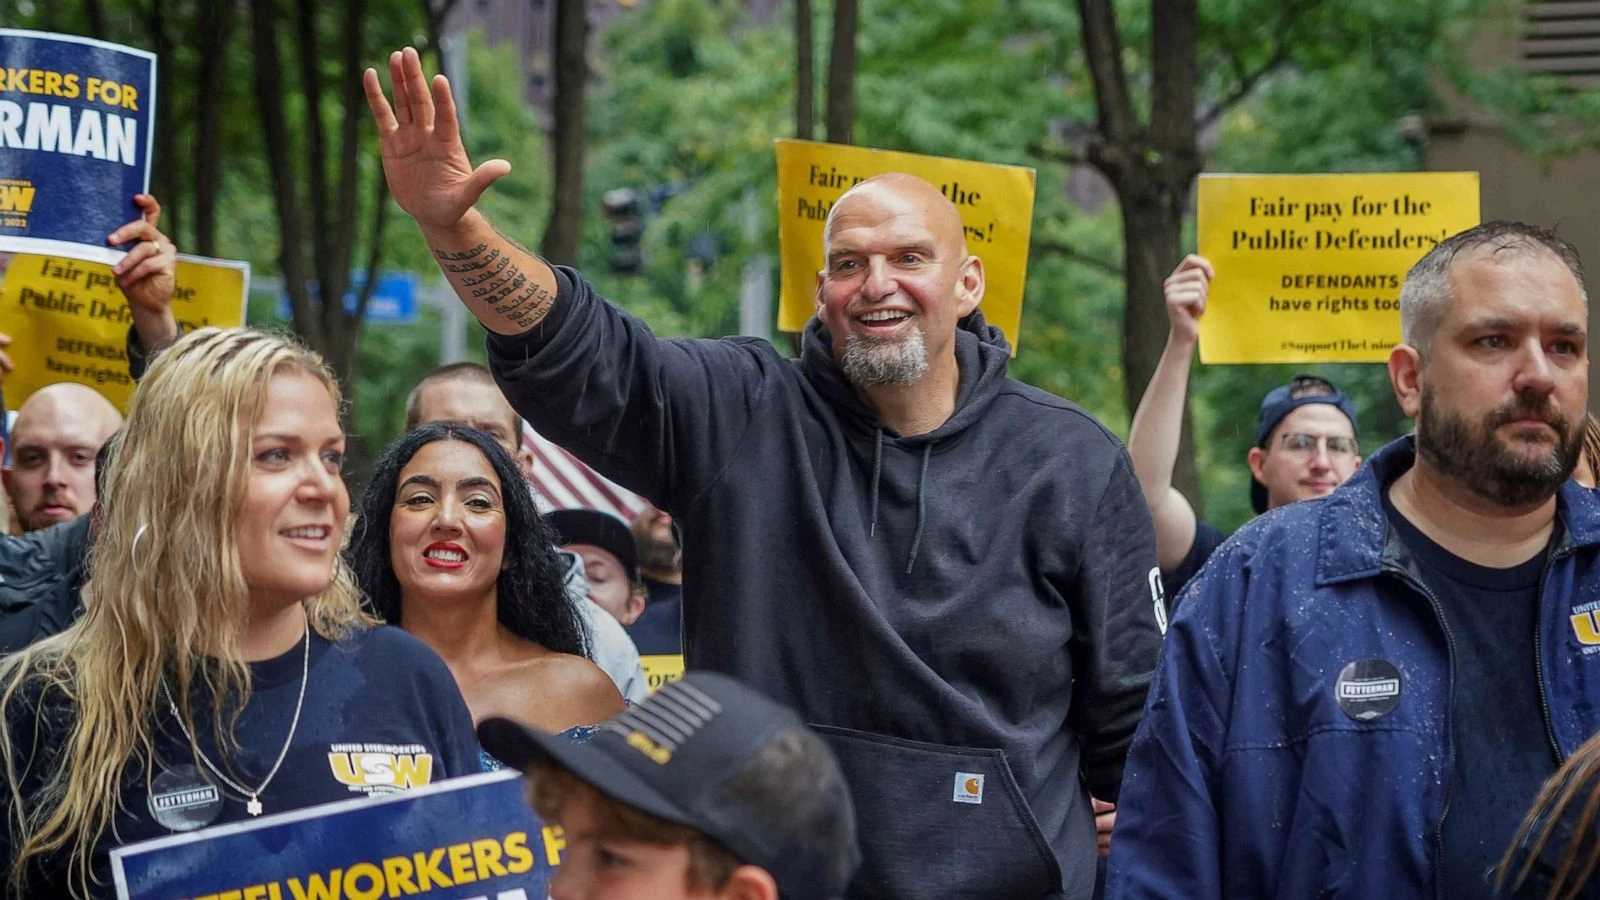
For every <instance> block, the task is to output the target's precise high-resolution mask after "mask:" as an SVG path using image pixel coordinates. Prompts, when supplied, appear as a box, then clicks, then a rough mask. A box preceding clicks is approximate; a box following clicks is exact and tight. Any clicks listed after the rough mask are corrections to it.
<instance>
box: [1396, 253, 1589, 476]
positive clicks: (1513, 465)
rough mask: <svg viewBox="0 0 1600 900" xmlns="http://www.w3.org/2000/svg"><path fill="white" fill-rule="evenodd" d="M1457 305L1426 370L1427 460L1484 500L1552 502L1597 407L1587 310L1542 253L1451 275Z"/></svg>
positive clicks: (1477, 256)
mask: <svg viewBox="0 0 1600 900" xmlns="http://www.w3.org/2000/svg"><path fill="white" fill-rule="evenodd" d="M1450 287H1451V297H1452V300H1451V303H1450V306H1449V308H1448V310H1447V311H1446V312H1445V314H1444V317H1443V318H1442V319H1441V320H1440V321H1439V325H1438V328H1437V331H1436V333H1435V335H1434V338H1433V342H1432V347H1431V348H1430V350H1429V351H1428V354H1427V357H1426V358H1425V359H1424V360H1423V363H1422V366H1421V373H1420V377H1419V385H1418V389H1417V390H1416V391H1415V392H1414V393H1413V394H1412V395H1411V396H1403V397H1402V405H1403V406H1404V407H1405V411H1406V412H1407V414H1409V415H1413V416H1416V417H1417V418H1418V422H1417V453H1418V454H1419V455H1420V456H1421V457H1423V458H1424V459H1426V460H1427V461H1428V463H1429V464H1430V465H1432V466H1433V467H1434V468H1435V469H1437V470H1438V471H1439V472H1440V473H1442V474H1444V475H1445V476H1447V477H1449V478H1451V479H1453V480H1455V481H1457V482H1459V483H1460V484H1461V485H1462V486H1463V487H1465V488H1467V489H1468V490H1471V491H1472V492H1474V493H1476V494H1478V495H1479V496H1481V497H1484V498H1485V499H1488V500H1490V501H1492V502H1494V503H1497V504H1499V505H1502V506H1506V507H1521V506H1526V505H1529V504H1536V503H1539V502H1542V501H1544V500H1547V499H1549V498H1550V497H1551V496H1552V495H1553V494H1554V493H1555V491H1556V489H1557V487H1559V486H1560V484H1561V482H1563V481H1565V480H1566V478H1567V476H1568V475H1569V474H1570V473H1571V471H1572V469H1573V466H1575V465H1576V463H1577V456H1578V451H1579V448H1580V447H1581V444H1582V438H1583V422H1584V413H1585V410H1586V408H1587V405H1588V397H1589V356H1588V343H1587V326H1588V310H1587V307H1586V306H1585V304H1584V301H1583V295H1582V292H1581V288H1580V287H1579V285H1578V282H1577V279H1576V278H1575V277H1574V276H1573V274H1572V272H1571V270H1569V269H1568V268H1567V266H1566V264H1565V263H1563V262H1562V261H1561V260H1560V259H1559V258H1557V257H1556V256H1555V255H1554V254H1553V253H1550V252H1548V251H1543V250H1523V251H1519V252H1502V253H1498V254H1495V253H1489V252H1483V251H1479V252H1475V253H1472V254H1471V255H1463V257H1461V258H1458V259H1457V261H1456V262H1455V263H1454V264H1453V265H1452V266H1451V268H1450Z"/></svg>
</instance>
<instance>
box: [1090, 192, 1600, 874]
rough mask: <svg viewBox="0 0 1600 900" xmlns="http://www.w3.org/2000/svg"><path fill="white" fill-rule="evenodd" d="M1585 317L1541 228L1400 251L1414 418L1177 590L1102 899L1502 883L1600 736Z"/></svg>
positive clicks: (1599, 595) (1559, 243)
mask: <svg viewBox="0 0 1600 900" xmlns="http://www.w3.org/2000/svg"><path fill="white" fill-rule="evenodd" d="M1588 320H1589V314H1588V306H1587V299H1586V297H1585V296H1584V289H1583V270H1582V268H1581V266H1580V265H1579V262H1578V255H1577V252H1576V251H1575V250H1574V249H1573V248H1572V246H1571V245H1570V244H1568V243H1567V242H1566V241H1564V240H1562V239H1561V238H1559V237H1557V236H1555V235H1554V234H1552V233H1550V232H1549V231H1546V230H1544V229H1541V228H1536V227H1533V226H1529V225H1524V224H1521V223H1516V222H1488V223H1485V224H1483V225H1479V226H1477V227H1475V228H1472V229H1470V230H1468V231H1465V232H1462V233H1461V234H1458V235H1455V236H1452V237H1450V238H1449V239H1447V240H1445V241H1443V242H1442V243H1440V244H1439V245H1438V246H1437V247H1435V248H1434V249H1433V250H1431V251H1429V252H1428V253H1427V255H1425V256H1424V257H1423V258H1422V259H1421V260H1420V261H1419V262H1418V263H1417V264H1416V265H1415V266H1414V267H1413V268H1412V269H1411V271H1410V273H1409V274H1407V276H1406V280H1405V284H1404V285H1403V287H1402V288H1401V292H1400V327H1401V333H1402V341H1403V342H1402V343H1401V344H1400V345H1398V346H1396V347H1395V349H1394V350H1393V352H1392V353H1391V355H1390V357H1389V378H1390V381H1391V383H1392V384H1393V387H1394V391H1395V396H1396V397H1397V398H1398V400H1399V401H1400V406H1401V408H1402V409H1403V410H1404V411H1405V413H1406V415H1407V416H1410V417H1413V418H1415V419H1416V420H1417V428H1416V435H1415V436H1414V437H1405V438H1401V439H1400V440H1398V441H1395V442H1394V443H1391V444H1390V445H1388V446H1387V447H1384V448H1383V449H1381V450H1379V451H1378V452H1377V453H1376V454H1374V455H1373V456H1372V457H1371V458H1370V459H1369V460H1368V461H1367V464H1366V465H1364V466H1362V467H1361V469H1360V470H1359V471H1358V472H1357V473H1356V474H1355V476H1354V477H1353V478H1351V479H1350V480H1349V481H1347V482H1345V483H1344V485H1342V486H1341V487H1339V488H1338V489H1337V490H1335V491H1334V492H1333V493H1332V494H1330V495H1328V496H1327V497H1324V498H1321V499H1318V500H1308V501H1304V502H1301V503H1295V504H1291V505H1289V506H1286V507H1282V508H1280V509H1277V510H1274V511H1272V512H1269V513H1267V514H1266V515H1265V516H1262V517H1261V518H1259V519H1256V520H1255V521H1253V522H1251V523H1250V524H1248V525H1246V526H1245V527H1244V528H1242V529H1241V530H1239V531H1238V532H1237V533H1235V534H1234V536H1233V537H1232V538H1230V539H1229V540H1228V542H1227V543H1226V544H1224V545H1223V546H1222V549H1221V550H1219V551H1218V552H1217V554H1216V555H1215V556H1213V557H1212V558H1211V561H1210V562H1208V563H1207V564H1206V567H1205V568H1204V569H1203V570H1202V571H1201V573H1200V575H1199V577H1198V578H1197V579H1196V580H1195V581H1193V582H1191V583H1190V586H1189V587H1188V588H1186V589H1185V590H1184V592H1183V600H1182V602H1181V603H1180V604H1179V605H1178V612H1177V615H1176V616H1175V617H1174V620H1173V625H1172V631H1171V633H1170V634H1169V635H1168V636H1167V645H1166V647H1165V649H1164V650H1163V654H1162V659H1161V665H1160V667H1159V668H1158V669H1157V671H1156V678H1155V681H1154V684H1153V686H1152V688H1151V691H1150V701H1149V707H1148V709H1147V711H1146V713H1145V719H1144V722H1143V723H1142V724H1141V725H1140V726H1139V734H1138V737H1136V738H1135V739H1134V744H1133V749H1132V751H1131V752H1130V754H1129V757H1128V772H1127V778H1126V779H1125V781H1124V784H1123V792H1122V805H1121V809H1120V810H1119V813H1118V815H1119V821H1118V823H1117V830H1116V834H1115V837H1114V838H1113V840H1112V849H1111V876H1110V885H1109V888H1108V890H1107V895H1108V896H1109V897H1111V898H1114V900H1121V898H1135V897H1136V898H1147V897H1148V898H1156V897H1160V898H1166V897H1186V898H1195V900H1200V898H1207V897H1350V898H1367V897H1385V898H1389V897H1393V898H1406V897H1489V896H1500V894H1499V892H1498V891H1496V889H1495V879H1496V874H1495V869H1496V866H1497V865H1498V864H1499V862H1500V860H1501V858H1502V856H1503V854H1505V852H1506V850H1507V848H1508V845H1509V844H1510V843H1511V841H1512V838H1513V835H1514V834H1515V832H1516V829H1517V825H1518V823H1519V822H1521V821H1522V819H1523V816H1524V814H1525V812H1526V811H1527V810H1528V808H1529V806H1530V805H1531V804H1532V803H1533V800H1534V797H1535V796H1536V795H1537V794H1538V793H1539V789H1540V785H1541V784H1543V783H1544V781H1545V779H1547V778H1548V777H1549V776H1551V775H1553V774H1554V773H1555V771H1556V769H1557V767H1558V766H1559V765H1560V764H1561V761H1562V760H1563V759H1565V758H1566V756H1567V755H1569V754H1571V753H1572V752H1573V751H1574V750H1575V749H1576V748H1577V747H1578V746H1579V745H1580V744H1582V743H1583V742H1584V741H1585V740H1586V739H1587V738H1588V737H1589V736H1590V735H1592V734H1594V733H1595V731H1596V730H1597V729H1600V628H1597V622H1600V616H1597V614H1596V612H1595V611H1596V610H1597V609H1600V494H1597V493H1596V492H1595V491H1591V490H1587V489H1584V488H1582V487H1580V486H1579V485H1578V483H1577V482H1575V481H1573V480H1572V479H1571V478H1570V477H1569V476H1570V475H1571V474H1572V470H1573V466H1574V465H1576V463H1577V459H1578V454H1579V448H1580V447H1581V445H1582V439H1583V423H1584V414H1585V410H1586V409H1587V405H1588V393H1589V353H1588ZM1517 896H1521V894H1518V895H1517Z"/></svg>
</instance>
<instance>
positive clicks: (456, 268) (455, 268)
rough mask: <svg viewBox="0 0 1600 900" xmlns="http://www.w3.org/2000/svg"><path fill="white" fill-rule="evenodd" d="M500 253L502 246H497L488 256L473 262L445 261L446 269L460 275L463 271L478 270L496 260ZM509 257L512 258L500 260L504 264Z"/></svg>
mask: <svg viewBox="0 0 1600 900" xmlns="http://www.w3.org/2000/svg"><path fill="white" fill-rule="evenodd" d="M499 255H500V248H499V247H496V248H495V249H493V250H490V251H489V253H488V254H487V255H486V256H484V258H483V259H480V260H475V261H472V262H464V263H459V264H457V263H444V269H445V271H446V272H454V273H456V274H458V275H459V274H462V273H465V272H476V271H478V270H479V269H481V268H483V267H484V266H487V265H488V264H489V263H492V262H494V260H495V257H497V256H499ZM507 259H510V257H505V258H503V259H501V260H500V264H501V265H504V264H505V262H506V260H507Z"/></svg>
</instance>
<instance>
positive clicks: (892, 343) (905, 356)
mask: <svg viewBox="0 0 1600 900" xmlns="http://www.w3.org/2000/svg"><path fill="white" fill-rule="evenodd" d="M839 366H840V368H842V369H844V377H845V378H847V379H849V381H850V383H851V384H853V385H855V386H856V387H864V388H868V387H883V386H885V385H893V384H910V383H911V382H913V381H916V380H917V379H918V378H921V377H922V375H923V373H924V372H927V371H928V352H927V348H926V345H925V343H924V339H923V335H922V329H920V328H914V329H912V330H911V333H910V334H907V335H906V336H904V337H881V338H879V337H864V336H862V335H859V334H848V335H846V336H845V340H844V355H843V356H842V357H841V358H840V361H839Z"/></svg>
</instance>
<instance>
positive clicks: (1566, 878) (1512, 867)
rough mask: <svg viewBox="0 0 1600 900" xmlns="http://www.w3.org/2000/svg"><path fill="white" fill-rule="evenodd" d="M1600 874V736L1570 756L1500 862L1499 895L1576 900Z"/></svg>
mask: <svg viewBox="0 0 1600 900" xmlns="http://www.w3.org/2000/svg"><path fill="white" fill-rule="evenodd" d="M1597 871H1600V735H1596V736H1594V737H1592V738H1590V739H1589V740H1588V741H1586V742H1585V743H1584V744H1583V746H1581V747H1579V748H1578V749H1577V751H1576V752H1575V753H1573V754H1572V755H1571V756H1570V757H1568V758H1567V761H1566V763H1564V764H1563V765H1562V766H1561V769H1560V771H1558V772H1556V774H1554V775H1552V776H1551V777H1550V780H1549V781H1546V782H1545V783H1544V787H1543V788H1542V789H1541V790H1540V791H1539V796H1538V798H1537V799H1535V800H1534V801H1533V808H1532V809H1530V810H1528V815H1527V818H1525V819H1523V820H1522V825H1521V827H1519V828H1518V829H1517V835H1516V837H1515V838H1513V839H1512V841H1511V846H1510V848H1508V849H1507V850H1506V855H1505V857H1504V858H1503V859H1502V860H1501V861H1500V877H1499V881H1498V883H1497V885H1496V891H1497V892H1499V891H1505V890H1509V891H1510V892H1511V895H1514V896H1519V897H1522V896H1534V895H1536V894H1537V893H1538V892H1539V891H1543V892H1544V896H1545V897H1546V898H1548V900H1556V898H1575V897H1578V896H1579V895H1581V894H1582V893H1583V892H1584V890H1585V889H1586V888H1587V887H1588V886H1589V882H1590V880H1591V879H1593V878H1594V877H1595V874H1596V872H1597Z"/></svg>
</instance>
